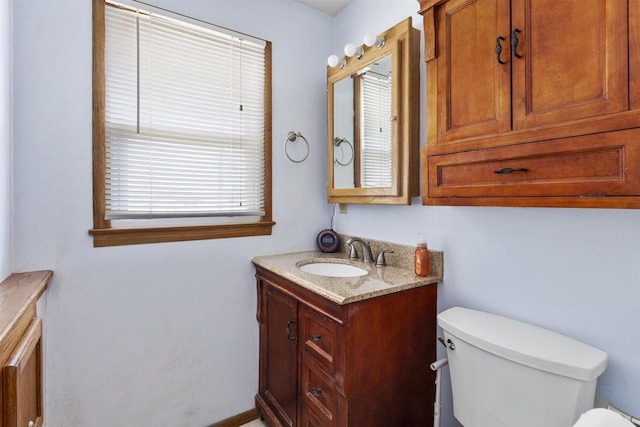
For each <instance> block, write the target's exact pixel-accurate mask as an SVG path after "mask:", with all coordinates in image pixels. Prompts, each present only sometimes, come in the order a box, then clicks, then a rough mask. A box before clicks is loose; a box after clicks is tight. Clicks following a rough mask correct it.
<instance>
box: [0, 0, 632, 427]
mask: <svg viewBox="0 0 640 427" xmlns="http://www.w3.org/2000/svg"><path fill="white" fill-rule="evenodd" d="M151 3H154V4H155V5H158V6H160V7H166V8H169V9H174V10H176V11H178V12H182V13H185V14H187V15H192V16H195V17H198V18H201V19H205V20H208V21H211V22H213V23H215V24H219V25H223V26H227V27H230V28H233V29H236V30H239V31H243V32H247V33H249V34H252V35H255V36H258V37H263V38H266V39H269V40H271V41H272V42H273V63H274V68H273V95H274V97H273V117H274V122H273V123H274V127H273V135H274V137H273V159H274V167H273V198H274V219H275V220H276V222H277V225H276V226H275V228H274V234H273V236H270V237H256V238H243V239H220V240H212V241H199V242H183V243H168V244H155V245H139V246H128V247H115V248H101V249H94V248H93V247H92V242H91V239H90V237H89V235H88V234H87V230H88V229H89V228H91V223H92V220H91V218H92V211H91V209H92V208H91V197H92V196H91V1H90V0H20V1H17V2H14V3H13V18H14V19H13V20H14V23H13V25H14V33H13V35H9V32H8V31H7V30H6V27H5V26H4V25H0V60H2V61H0V63H2V64H5V63H6V62H4V59H5V58H7V56H8V55H7V54H5V53H3V50H2V49H5V50H6V47H4V48H3V47H2V46H6V44H7V41H8V40H9V38H10V37H12V38H13V43H12V50H13V58H12V61H13V64H14V70H13V75H14V78H13V92H14V104H13V106H14V112H13V121H12V124H13V140H14V143H13V147H14V148H13V163H14V166H13V169H14V174H13V178H12V179H13V181H14V186H13V192H14V193H15V197H14V202H13V206H14V211H15V215H14V226H13V228H12V232H13V236H14V238H13V242H14V243H13V246H14V248H15V255H14V260H13V264H14V265H13V266H12V267H13V269H14V270H15V271H24V270H33V269H43V268H50V269H53V270H54V271H55V275H54V278H53V280H52V282H51V286H50V288H49V290H48V291H47V293H46V297H45V301H44V302H45V304H44V306H45V307H44V308H45V311H44V316H45V374H46V375H45V407H46V418H47V420H48V421H47V423H48V424H47V425H48V426H50V427H57V426H91V427H102V426H104V427H111V426H114V425H119V426H133V425H154V426H174V425H189V426H202V425H208V424H210V423H213V422H215V421H218V420H220V419H223V418H226V417H228V416H231V415H234V414H237V413H239V412H242V411H244V410H247V409H249V408H250V407H251V406H252V405H253V396H254V394H255V392H256V390H257V363H258V362H257V350H258V349H257V342H258V336H257V323H256V321H255V303H256V300H255V281H254V278H253V268H252V266H251V264H250V259H251V257H252V256H254V255H258V254H268V253H282V252H288V251H296V250H306V249H310V248H312V247H313V241H314V237H315V234H316V233H317V232H318V231H319V230H321V229H323V228H326V227H327V226H328V223H329V212H330V207H329V206H328V205H327V204H326V202H325V200H326V193H325V180H326V174H325V166H324V165H325V160H326V158H325V149H324V147H325V138H326V130H325V126H326V106H325V64H326V62H325V61H326V57H327V56H328V55H329V54H330V53H340V52H341V50H342V47H343V46H344V44H345V43H346V42H347V41H350V40H353V41H357V42H360V40H361V37H362V35H363V34H364V33H365V32H367V31H382V30H384V29H386V28H388V27H390V26H391V25H393V24H395V23H396V22H398V21H400V20H401V19H403V18H405V17H407V16H411V15H412V16H414V25H415V26H417V27H420V23H421V21H420V19H419V18H420V17H419V16H418V15H416V14H415V11H416V10H417V8H418V4H417V2H415V1H414V0H378V1H376V0H369V1H367V0H356V1H355V2H354V4H353V5H352V6H350V7H349V8H347V9H346V10H345V11H344V12H343V13H342V14H340V15H339V16H338V17H337V18H336V19H335V20H334V19H332V18H330V17H327V16H325V15H322V14H320V13H319V12H315V11H313V10H311V9H308V8H306V7H304V6H301V5H298V4H295V3H293V2H291V1H289V0H233V1H229V0H213V1H207V2H203V1H200V0H155V1H151ZM8 7H10V6H7V2H6V1H3V0H0V24H1V23H2V22H6V21H5V20H6V18H5V17H6V14H7V13H10V12H8V10H10V9H8ZM4 67H5V66H4V65H3V68H2V69H0V100H5V99H6V97H5V94H6V93H8V89H6V82H7V77H6V75H5V74H4V73H5V72H6V69H5V68H4ZM423 73H424V71H423ZM423 77H424V76H423ZM423 93H424V86H423V88H422V89H421V99H422V102H421V105H423V106H424V105H425V100H424V94H423ZM0 111H1V110H0ZM424 116H425V112H424V111H422V112H421V117H424ZM6 117H7V116H6V113H2V114H0V120H1V119H3V118H6ZM421 128H422V132H421V134H422V135H424V129H425V122H424V119H423V120H422V123H421ZM290 130H294V131H301V132H303V134H304V135H305V136H306V137H307V139H309V141H310V143H311V150H312V151H311V154H310V156H309V158H308V159H307V161H305V162H304V163H301V164H299V165H298V164H293V163H291V162H289V161H288V160H286V158H285V156H284V152H283V142H284V139H285V136H286V134H287V132H288V131H290ZM5 135H6V133H4V132H3V133H0V162H5V163H6V162H8V161H10V155H7V145H6V137H5ZM424 143H425V141H424V137H423V141H422V144H424ZM5 163H3V164H5ZM36 171H37V173H35V172H36ZM2 179H7V173H6V172H3V171H2V168H0V182H1V181H2ZM9 193H10V191H9V190H7V186H6V185H4V184H2V185H0V198H1V199H0V200H1V201H4V200H6V197H7V194H9ZM8 211H9V209H8V208H6V207H5V206H4V205H2V206H0V230H3V228H2V227H3V226H2V218H6V216H7V212H8ZM639 220H640V211H615V210H584V209H583V210H567V209H516V208H508V209H507V208H465V207H460V208H449V207H439V208H438V207H423V206H421V205H420V204H419V200H418V199H416V200H414V205H413V206H410V207H406V206H402V207H379V206H356V205H350V206H349V207H348V214H346V215H339V216H338V217H337V223H336V228H337V229H338V231H341V232H345V233H349V234H355V235H362V236H368V237H371V238H375V239H379V240H389V241H394V242H399V243H408V244H413V243H414V242H415V240H416V238H417V233H418V232H426V233H428V235H429V236H430V244H431V246H432V247H434V248H438V249H443V250H444V251H445V281H444V283H442V284H441V285H440V287H439V293H440V302H439V304H440V308H441V309H444V308H447V307H450V306H454V305H464V306H469V307H476V308H481V309H485V310H488V311H492V312H496V313H500V314H505V315H509V316H512V317H516V318H519V319H522V320H525V321H528V322H531V323H535V324H539V325H542V326H546V327H548V328H551V329H554V330H557V331H559V332H562V333H565V334H567V335H570V336H573V337H575V338H577V339H580V340H582V341H585V342H587V343H589V344H592V345H594V346H597V347H599V348H602V349H603V350H605V351H607V352H608V353H609V354H610V357H611V359H610V363H609V369H608V370H607V372H606V373H605V375H604V376H603V377H602V379H601V382H600V387H599V389H598V392H599V393H600V394H601V395H603V396H605V397H606V398H610V399H612V400H613V401H615V402H616V403H617V404H619V405H620V406H621V407H623V408H624V409H626V410H628V411H631V412H634V413H636V414H639V413H640V406H639V405H640V403H638V401H637V396H638V395H640V390H639V387H640V386H639V384H640V366H639V365H640V364H638V363H637V355H638V354H640V336H639V332H638V328H637V326H636V325H637V317H638V314H639V312H640V309H639V308H638V304H637V301H639V300H640V298H639V296H640V295H639V293H640V291H639V289H640V286H638V285H640V277H639V276H640V262H639V261H640V251H639V244H638V241H640V228H639V227H638V226H637V224H638V223H639ZM5 229H6V226H5ZM6 234H7V233H4V234H2V233H0V236H2V237H1V238H0V273H2V272H3V270H4V271H7V272H8V270H7V269H8V268H9V267H6V266H4V265H7V263H8V261H7V256H6V255H2V251H5V252H6V251H7V249H8V248H9V247H10V244H9V243H7V238H6V237H5V235H6ZM447 396H448V395H447V393H446V390H445V402H444V403H445V408H444V410H445V421H446V423H443V425H444V426H445V427H449V426H453V425H454V424H453V420H452V418H451V402H450V399H449V398H448V397H447Z"/></svg>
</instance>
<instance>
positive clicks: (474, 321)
mask: <svg viewBox="0 0 640 427" xmlns="http://www.w3.org/2000/svg"><path fill="white" fill-rule="evenodd" d="M438 325H440V327H441V328H442V329H444V330H445V331H447V332H448V333H449V334H451V335H453V336H455V337H457V338H458V339H461V340H463V341H466V342H468V343H469V344H471V345H473V346H476V347H478V348H480V349H483V350H485V351H487V352H489V353H492V354H495V355H497V356H500V357H503V358H505V359H508V360H511V361H513V362H516V363H520V364H523V365H526V366H530V367H532V368H536V369H540V370H543V371H546V372H550V373H554V374H557V375H563V376H566V377H570V378H575V379H578V380H583V381H590V380H593V379H595V378H597V377H598V376H599V375H600V374H602V372H604V370H605V368H606V367H607V353H605V352H603V351H601V350H598V349H597V348H594V347H591V346H589V345H587V344H584V343H582V342H580V341H577V340H575V339H573V338H569V337H566V336H564V335H561V334H558V333H556V332H552V331H549V330H547V329H543V328H540V327H537V326H533V325H530V324H527V323H523V322H519V321H517V320H513V319H509V318H506V317H502V316H498V315H495V314H490V313H485V312H482V311H477V310H471V309H468V308H463V307H453V308H450V309H448V310H446V311H443V312H442V313H440V314H438Z"/></svg>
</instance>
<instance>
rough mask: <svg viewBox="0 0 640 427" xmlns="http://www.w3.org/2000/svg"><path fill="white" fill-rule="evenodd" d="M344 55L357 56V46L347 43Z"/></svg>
mask: <svg viewBox="0 0 640 427" xmlns="http://www.w3.org/2000/svg"><path fill="white" fill-rule="evenodd" d="M344 54H345V55H347V56H353V55H355V54H356V45H355V44H353V43H347V45H346V46H345V47H344Z"/></svg>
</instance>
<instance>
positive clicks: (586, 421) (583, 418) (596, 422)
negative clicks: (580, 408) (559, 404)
mask: <svg viewBox="0 0 640 427" xmlns="http://www.w3.org/2000/svg"><path fill="white" fill-rule="evenodd" d="M573 427H636V425H635V424H634V423H632V422H631V421H629V420H627V419H625V418H624V417H623V416H622V415H619V414H617V413H615V412H613V411H610V410H608V409H604V408H596V409H590V410H588V411H587V412H585V413H584V414H582V415H580V418H579V419H578V421H576V423H575V424H574V425H573Z"/></svg>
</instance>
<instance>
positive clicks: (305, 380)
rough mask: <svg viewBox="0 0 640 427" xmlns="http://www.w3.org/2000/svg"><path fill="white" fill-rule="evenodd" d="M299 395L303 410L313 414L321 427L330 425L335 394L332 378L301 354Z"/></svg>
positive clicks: (335, 398)
mask: <svg viewBox="0 0 640 427" xmlns="http://www.w3.org/2000/svg"><path fill="white" fill-rule="evenodd" d="M300 386H301V395H302V407H303V410H304V409H305V408H307V409H308V410H310V411H311V412H313V413H314V414H315V415H316V416H317V417H318V420H319V421H320V422H321V423H322V425H332V423H333V422H334V420H335V416H336V408H337V397H338V396H337V393H336V388H335V385H334V381H333V378H332V377H331V376H330V375H329V374H327V373H326V372H325V371H323V370H322V367H321V366H320V365H319V364H318V362H316V361H315V360H314V359H313V358H312V357H308V354H305V352H303V355H302V382H301V384H300Z"/></svg>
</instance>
